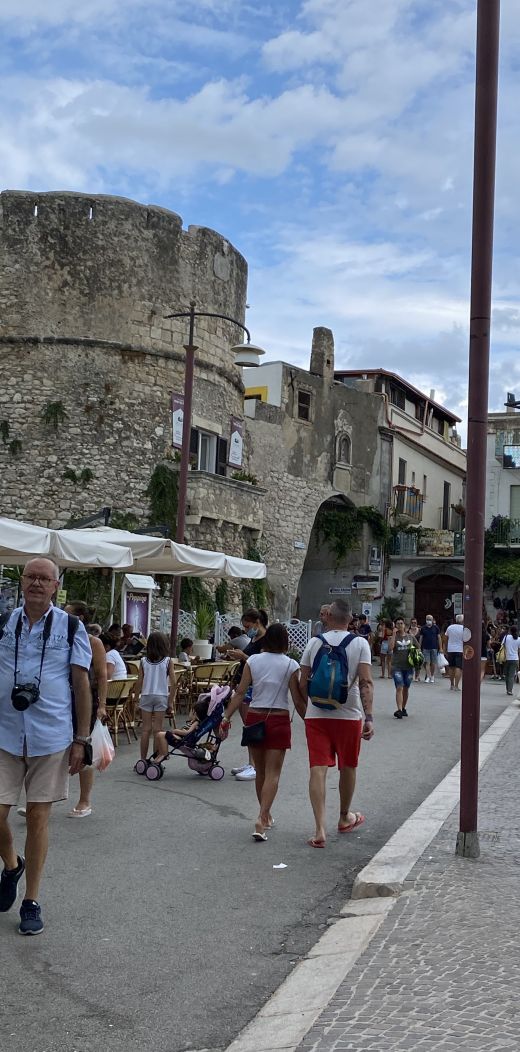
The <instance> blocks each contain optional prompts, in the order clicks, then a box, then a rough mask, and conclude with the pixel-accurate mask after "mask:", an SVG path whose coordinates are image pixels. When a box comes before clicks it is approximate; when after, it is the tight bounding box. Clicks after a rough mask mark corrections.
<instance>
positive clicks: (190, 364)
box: [170, 302, 197, 657]
mask: <svg viewBox="0 0 520 1052" xmlns="http://www.w3.org/2000/svg"><path fill="white" fill-rule="evenodd" d="M195 313H196V312H195V304H194V303H193V302H191V303H190V312H189V319H190V331H189V336H188V342H187V343H185V344H184V350H185V351H186V364H185V367H184V410H183V420H182V449H181V463H180V469H179V494H178V504H177V531H176V534H175V540H176V541H179V542H180V543H181V544H183V543H184V530H185V527H186V497H187V492H188V468H189V464H190V434H191V410H192V404H193V376H194V366H195V351H196V350H197V347H196V346H195V344H194V343H193V340H194V336H195ZM181 580H182V578H181V577H174V579H173V599H172V627H171V633H170V653H171V655H172V657H173V656H174V655H175V648H176V646H177V635H178V632H179V611H180V608H181Z"/></svg>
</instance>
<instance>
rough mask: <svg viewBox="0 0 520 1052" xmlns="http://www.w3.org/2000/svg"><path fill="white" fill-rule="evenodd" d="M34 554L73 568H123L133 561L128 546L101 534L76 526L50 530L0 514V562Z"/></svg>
mask: <svg viewBox="0 0 520 1052" xmlns="http://www.w3.org/2000/svg"><path fill="white" fill-rule="evenodd" d="M38 555H39V556H46V555H47V556H48V557H49V559H53V560H54V562H56V563H58V565H59V566H60V567H64V568H70V569H76V570H82V569H85V570H86V569H91V568H93V567H94V568H95V567H109V568H112V569H115V570H126V569H128V568H129V567H131V566H132V564H133V555H132V552H131V551H130V549H129V547H128V546H125V545H120V544H110V543H109V542H108V541H107V540H106V538H104V537H101V536H97V537H96V536H94V537H92V536H81V533H80V531H79V530H52V529H50V528H48V527H45V526H34V525H33V524H32V523H28V522H19V521H18V520H16V519H4V518H0V565H3V566H16V565H19V564H21V563H26V562H27V561H28V560H29V559H32V558H35V557H36V556H38Z"/></svg>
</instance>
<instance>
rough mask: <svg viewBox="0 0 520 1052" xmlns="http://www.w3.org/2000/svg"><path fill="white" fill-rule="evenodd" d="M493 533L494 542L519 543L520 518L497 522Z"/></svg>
mask: <svg viewBox="0 0 520 1052" xmlns="http://www.w3.org/2000/svg"><path fill="white" fill-rule="evenodd" d="M493 534H494V541H495V544H507V545H509V544H520V519H506V520H505V522H497V523H496V525H495V527H494V529H493Z"/></svg>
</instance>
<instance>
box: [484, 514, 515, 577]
mask: <svg viewBox="0 0 520 1052" xmlns="http://www.w3.org/2000/svg"><path fill="white" fill-rule="evenodd" d="M510 527H511V520H510V519H509V518H508V517H507V516H506V515H495V517H494V518H493V519H492V520H491V525H490V527H489V529H488V530H486V532H485V534H484V584H485V585H486V587H487V588H492V589H496V588H500V587H507V588H514V589H517V588H520V559H519V558H518V555H517V551H516V549H509V550H508V549H507V548H496V547H495V545H496V542H497V537H498V534H499V533H500V535H501V537H504V536H508V534H509V530H510Z"/></svg>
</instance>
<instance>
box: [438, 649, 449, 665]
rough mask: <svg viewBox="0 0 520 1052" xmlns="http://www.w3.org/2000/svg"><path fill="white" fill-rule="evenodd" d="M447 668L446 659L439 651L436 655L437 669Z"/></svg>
mask: <svg viewBox="0 0 520 1052" xmlns="http://www.w3.org/2000/svg"><path fill="white" fill-rule="evenodd" d="M447 667H448V662H447V660H446V658H445V657H444V654H441V653H440V651H439V653H438V654H437V668H447Z"/></svg>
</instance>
